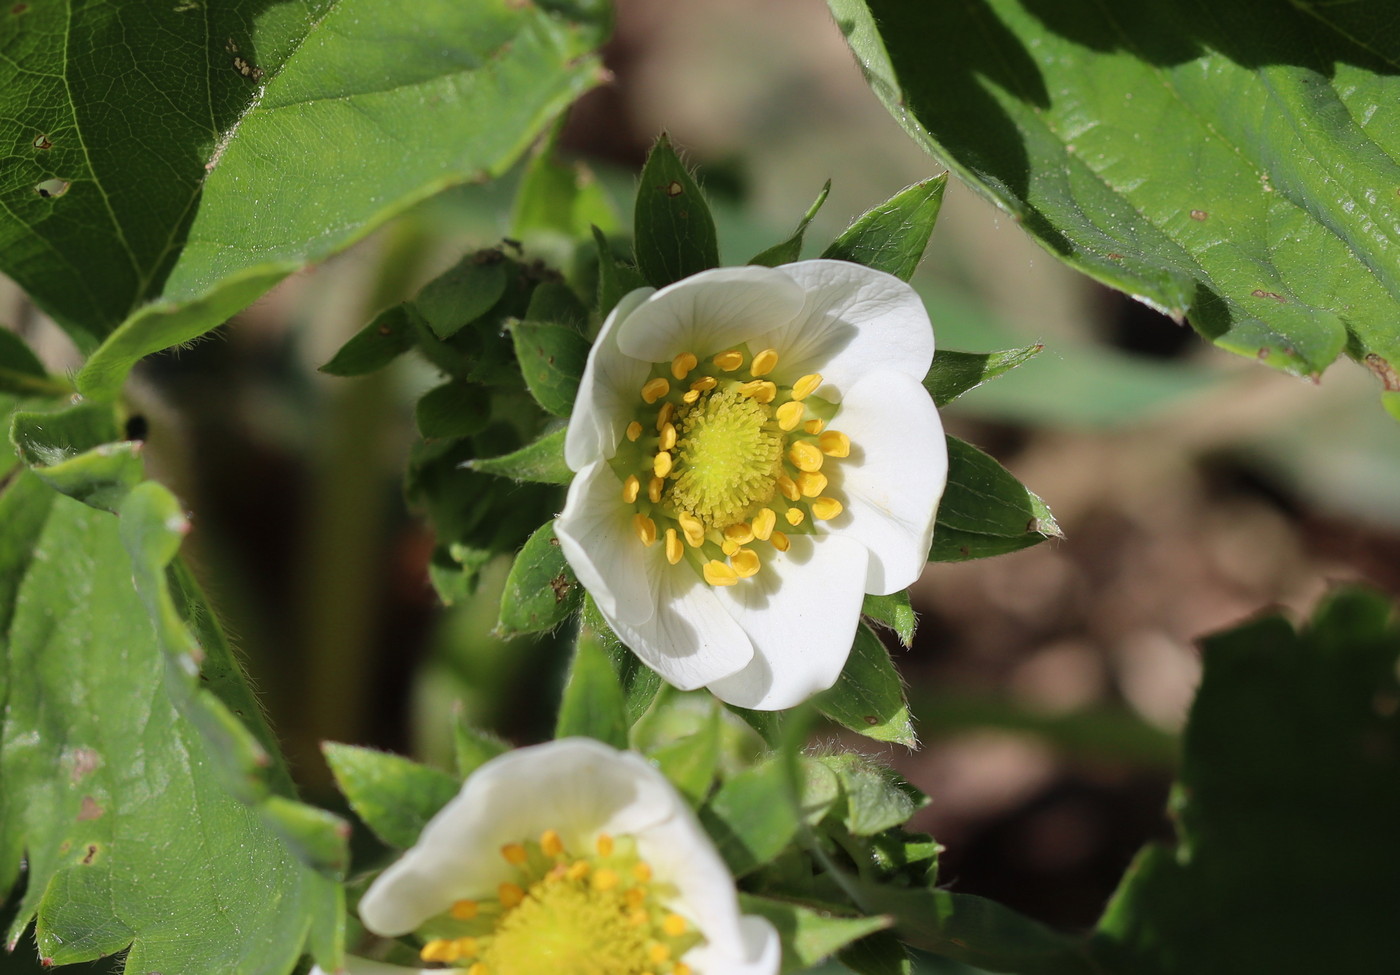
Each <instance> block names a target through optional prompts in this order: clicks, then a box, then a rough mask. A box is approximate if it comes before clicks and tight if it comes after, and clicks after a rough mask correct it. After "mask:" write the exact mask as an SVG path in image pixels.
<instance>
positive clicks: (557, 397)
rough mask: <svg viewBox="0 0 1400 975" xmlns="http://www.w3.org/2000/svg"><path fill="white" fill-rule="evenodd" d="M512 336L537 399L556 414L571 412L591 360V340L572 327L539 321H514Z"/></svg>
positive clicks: (521, 363) (541, 404)
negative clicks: (580, 383)
mask: <svg viewBox="0 0 1400 975" xmlns="http://www.w3.org/2000/svg"><path fill="white" fill-rule="evenodd" d="M510 337H511V339H512V341H514V343H515V357H516V358H517V359H518V360H519V361H520V372H521V373H522V374H523V375H524V376H525V384H526V385H527V386H529V387H530V394H531V395H532V396H534V397H535V402H537V403H539V404H540V406H542V407H544V408H545V409H546V410H548V411H549V412H550V413H553V414H554V415H555V416H568V415H569V414H570V413H572V412H573V410H574V397H575V396H577V395H578V383H579V380H580V379H582V378H583V367H584V365H585V364H586V363H587V362H588V348H589V346H588V340H587V339H585V338H584V337H583V336H582V335H580V334H579V333H578V332H576V331H574V330H573V329H572V328H566V327H564V326H562V325H546V324H542V323H539V322H515V323H514V324H512V325H511V326H510Z"/></svg>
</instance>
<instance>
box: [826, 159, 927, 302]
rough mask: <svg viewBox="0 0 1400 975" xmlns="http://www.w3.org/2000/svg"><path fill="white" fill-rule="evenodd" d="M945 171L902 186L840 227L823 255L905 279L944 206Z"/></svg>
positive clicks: (912, 270) (917, 260)
mask: <svg viewBox="0 0 1400 975" xmlns="http://www.w3.org/2000/svg"><path fill="white" fill-rule="evenodd" d="M947 185H948V174H947V173H944V174H942V175H941V176H935V177H933V178H932V179H926V180H924V181H923V182H922V183H915V184H914V185H913V186H908V187H905V188H904V189H902V190H900V191H899V192H898V193H896V194H895V195H894V196H892V197H890V198H889V199H888V200H886V201H885V202H884V203H881V204H880V205H879V206H877V207H874V208H872V209H870V210H868V211H866V212H865V213H863V214H861V216H859V217H857V218H856V221H855V222H854V223H852V224H851V225H850V226H849V227H847V228H846V229H845V230H844V231H842V233H841V236H840V237H837V238H836V239H835V240H834V241H832V242H831V246H830V247H828V248H827V249H826V250H824V251H823V252H822V257H827V258H832V259H835V260H839V261H850V262H852V263H854V264H864V265H865V266H866V267H873V268H875V270H877V271H885V272H887V273H889V274H893V275H894V276H895V277H897V278H900V279H902V280H904V281H908V280H909V279H910V278H911V277H913V276H914V269H915V268H917V267H918V266H919V261H920V260H922V259H923V256H924V248H925V247H927V246H928V238H929V235H930V234H932V233H933V225H934V223H935V222H937V220H938V211H939V209H940V208H941V207H942V206H943V190H944V188H945V187H946V186H947Z"/></svg>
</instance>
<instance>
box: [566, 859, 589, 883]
mask: <svg viewBox="0 0 1400 975" xmlns="http://www.w3.org/2000/svg"><path fill="white" fill-rule="evenodd" d="M591 869H593V868H592V867H590V866H589V865H588V861H587V860H575V861H574V862H573V863H571V864H569V872H568V873H567V874H566V876H567V877H568V878H569V879H570V880H582V879H583V878H584V877H587V876H588V871H589V870H591Z"/></svg>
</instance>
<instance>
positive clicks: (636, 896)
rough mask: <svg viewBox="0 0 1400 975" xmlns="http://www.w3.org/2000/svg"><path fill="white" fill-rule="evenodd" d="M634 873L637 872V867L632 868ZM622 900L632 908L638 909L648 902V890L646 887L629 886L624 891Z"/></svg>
mask: <svg viewBox="0 0 1400 975" xmlns="http://www.w3.org/2000/svg"><path fill="white" fill-rule="evenodd" d="M632 873H633V875H635V874H636V873H637V868H636V867H633V868H632ZM622 902H623V903H624V904H626V905H627V906H628V907H630V908H632V910H634V911H635V910H636V909H637V908H639V907H641V906H642V905H643V904H645V903H646V902H647V891H646V888H645V887H629V888H627V889H626V890H625V891H623V892H622Z"/></svg>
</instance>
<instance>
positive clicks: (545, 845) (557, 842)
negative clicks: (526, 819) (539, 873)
mask: <svg viewBox="0 0 1400 975" xmlns="http://www.w3.org/2000/svg"><path fill="white" fill-rule="evenodd" d="M540 849H541V850H543V851H544V855H545V856H551V857H557V856H559V855H561V854H562V853H563V852H564V841H563V840H561V839H560V838H559V834H558V833H557V832H555V831H554V830H552V829H547V830H545V831H544V832H543V833H541V834H540Z"/></svg>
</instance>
